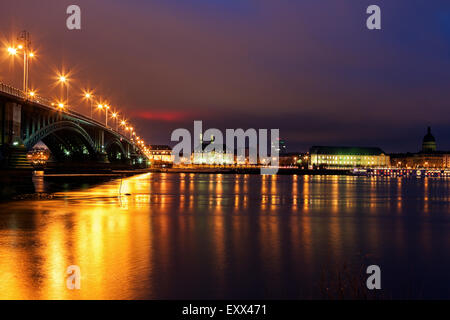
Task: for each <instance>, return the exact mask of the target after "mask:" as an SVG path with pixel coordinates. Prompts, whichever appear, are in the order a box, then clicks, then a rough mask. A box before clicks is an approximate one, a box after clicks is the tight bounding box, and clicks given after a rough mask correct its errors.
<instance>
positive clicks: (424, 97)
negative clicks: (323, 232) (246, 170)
mask: <svg viewBox="0 0 450 320" xmlns="http://www.w3.org/2000/svg"><path fill="white" fill-rule="evenodd" d="M431 3H432V4H431ZM70 4H78V5H79V6H80V7H81V10H82V30H81V31H69V30H67V29H66V26H65V20H66V17H67V15H66V14H65V10H66V8H67V6H68V5H70ZM370 4H378V5H379V6H380V7H381V9H382V30H381V31H369V30H367V28H366V27H365V20H366V17H367V15H366V14H365V10H366V8H367V6H368V5H370ZM22 29H27V30H28V31H30V33H31V34H32V41H33V46H34V47H35V48H36V49H37V54H38V60H37V61H36V62H35V63H34V64H33V66H32V70H31V72H32V74H31V78H32V86H33V87H34V88H36V89H37V90H38V91H39V93H40V94H43V95H46V96H51V97H54V98H57V97H58V95H59V90H58V88H57V87H56V84H55V83H54V82H55V80H54V77H55V74H56V72H57V70H60V69H61V68H62V66H64V67H65V68H66V69H70V71H71V79H73V80H72V87H71V89H70V90H71V91H70V96H71V97H72V98H71V99H72V100H73V101H75V100H76V99H78V95H79V94H80V92H81V89H82V88H85V87H88V86H90V87H91V88H93V89H94V90H95V92H96V93H97V94H98V95H100V96H102V97H107V98H108V101H109V102H110V104H111V105H113V106H117V108H119V109H120V111H122V112H123V113H124V114H126V115H127V117H128V118H132V119H133V122H134V123H135V126H136V127H137V128H138V130H139V131H140V132H141V135H142V136H144V138H145V139H146V140H147V141H148V142H149V143H154V144H168V143H169V141H170V134H171V132H172V130H174V129H176V128H180V127H184V128H188V129H191V130H193V120H203V127H204V128H205V129H206V128H209V127H218V128H221V129H224V128H237V127H242V128H244V129H245V128H250V127H253V128H268V129H270V128H280V134H281V136H282V138H284V139H285V140H286V141H287V145H288V148H289V151H303V150H306V149H307V148H308V147H309V146H311V145H313V144H321V145H368V146H379V147H381V148H383V149H384V150H385V151H387V152H393V151H417V150H418V148H419V145H420V142H421V138H422V136H423V135H424V134H425V133H426V126H427V125H431V126H432V127H433V133H434V135H435V136H436V138H437V141H438V148H439V149H445V150H450V127H449V123H450V108H449V104H450V58H449V57H450V55H449V53H450V2H449V1H445V0H442V1H441V0H434V1H432V2H431V1H428V2H427V1H415V0H396V1H381V0H376V1H365V0H351V1H350V0H339V1H336V0H322V1H316V0H305V1H301V0H296V1H294V0H276V1H275V0H272V1H267V0H255V1H249V0H186V1H181V0H178V1H173V0H159V1H149V0H145V1H143V0H141V1H138V0H131V1H130V0H128V1H123V0H108V1H106V0H96V1H84V0H81V1H76V2H74V1H63V0H52V1H51V0H40V1H22V0H15V1H10V2H7V3H2V4H1V6H0V30H1V31H0V32H1V33H0V37H1V40H2V42H3V44H4V45H6V43H7V42H8V40H11V39H15V38H16V34H17V33H18V31H20V30H22ZM21 67H22V66H21V63H20V61H19V60H16V61H15V62H14V63H13V62H12V61H11V59H10V58H9V57H8V56H7V55H6V54H5V53H2V54H0V81H2V82H5V83H9V84H13V85H14V86H17V87H20V86H21ZM77 110H80V111H87V106H86V105H83V104H82V103H81V100H80V103H79V104H78V106H77Z"/></svg>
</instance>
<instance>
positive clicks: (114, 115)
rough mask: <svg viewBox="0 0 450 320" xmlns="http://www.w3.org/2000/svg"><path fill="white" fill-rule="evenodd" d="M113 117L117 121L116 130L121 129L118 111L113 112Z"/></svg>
mask: <svg viewBox="0 0 450 320" xmlns="http://www.w3.org/2000/svg"><path fill="white" fill-rule="evenodd" d="M111 117H113V118H114V121H115V123H116V131H119V122H118V119H117V117H118V114H117V112H113V113H112V114H111Z"/></svg>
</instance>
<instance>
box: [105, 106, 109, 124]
mask: <svg viewBox="0 0 450 320" xmlns="http://www.w3.org/2000/svg"><path fill="white" fill-rule="evenodd" d="M108 110H109V106H108V105H107V104H105V127H107V128H108Z"/></svg>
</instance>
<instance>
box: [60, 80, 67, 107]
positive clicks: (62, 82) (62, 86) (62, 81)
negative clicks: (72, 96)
mask: <svg viewBox="0 0 450 320" xmlns="http://www.w3.org/2000/svg"><path fill="white" fill-rule="evenodd" d="M58 81H59V82H60V83H61V88H64V85H65V86H66V104H67V106H69V79H68V78H67V76H65V75H60V76H59V77H58ZM61 98H62V97H61Z"/></svg>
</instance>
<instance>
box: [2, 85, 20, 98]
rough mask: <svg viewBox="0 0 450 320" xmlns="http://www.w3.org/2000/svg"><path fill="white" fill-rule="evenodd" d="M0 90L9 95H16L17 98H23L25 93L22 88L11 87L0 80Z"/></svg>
mask: <svg viewBox="0 0 450 320" xmlns="http://www.w3.org/2000/svg"><path fill="white" fill-rule="evenodd" d="M0 91H1V92H4V93H7V94H9V95H12V96H15V97H18V98H22V99H25V94H24V93H23V91H22V90H20V89H17V88H14V87H11V86H9V85H7V84H4V83H2V82H0Z"/></svg>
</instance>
